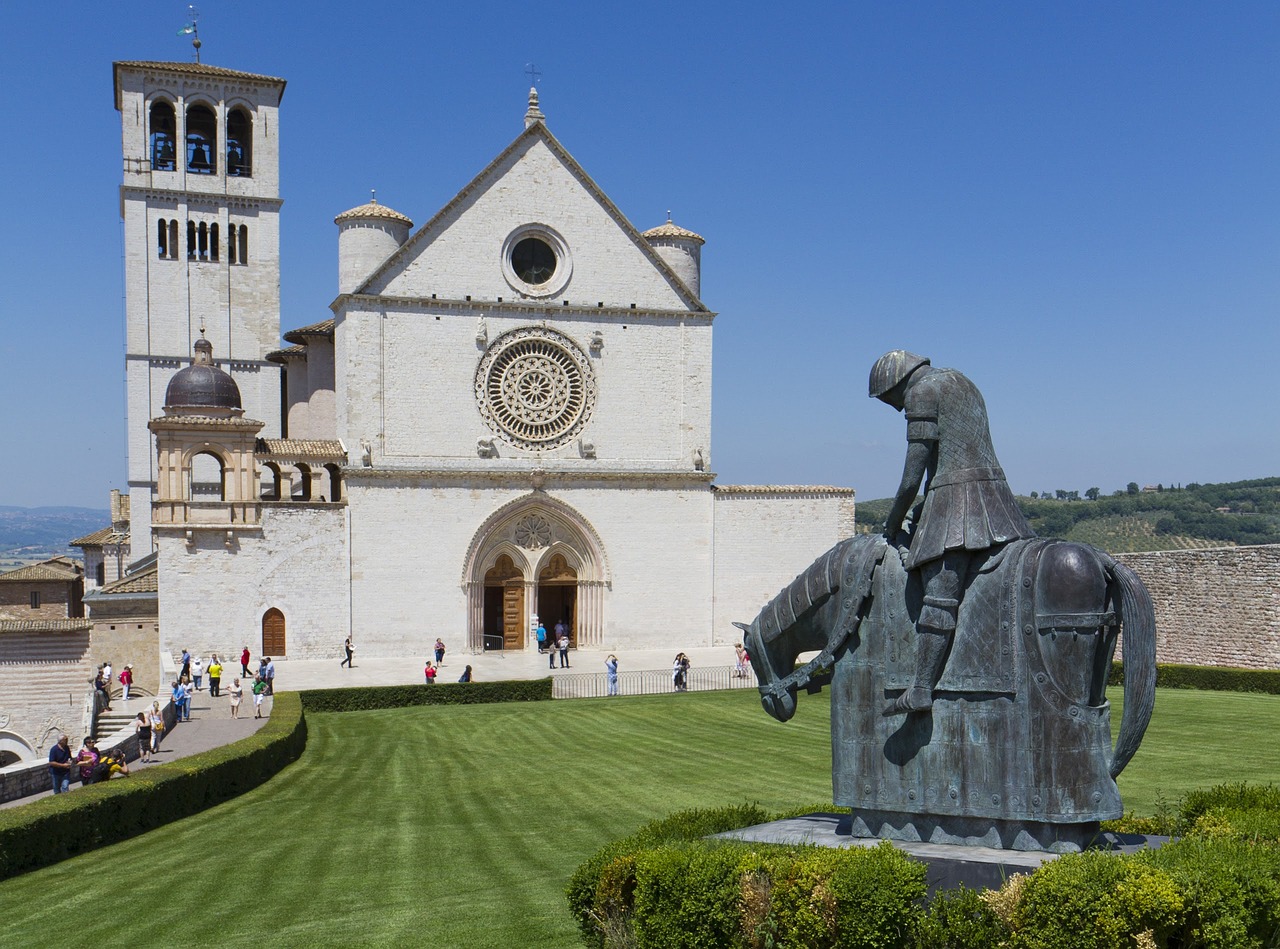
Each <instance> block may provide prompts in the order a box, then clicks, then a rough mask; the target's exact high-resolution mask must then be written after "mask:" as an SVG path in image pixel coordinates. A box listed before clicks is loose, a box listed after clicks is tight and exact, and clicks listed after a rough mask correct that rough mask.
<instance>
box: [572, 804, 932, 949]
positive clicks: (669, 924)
mask: <svg viewBox="0 0 1280 949" xmlns="http://www.w3.org/2000/svg"><path fill="white" fill-rule="evenodd" d="M819 809H825V810H829V809H830V808H829V807H825V808H819ZM812 810H814V808H809V809H807V810H805V811H803V813H809V812H811V811H812ZM781 816H788V815H769V814H766V813H765V812H764V811H762V810H761V809H760V808H758V807H753V806H749V805H747V806H741V807H733V808H724V809H722V810H713V811H688V812H684V813H680V814H674V815H672V816H671V817H669V818H667V819H665V820H662V821H658V822H655V823H653V824H649V825H647V826H646V827H644V828H642V829H641V830H640V831H639V832H637V833H636V834H634V835H632V836H631V837H628V838H626V839H624V840H621V841H618V842H616V843H614V844H611V845H610V846H608V847H606V848H604V850H602V851H600V853H598V854H596V855H595V856H594V857H593V858H592V859H591V860H589V861H588V862H587V863H585V864H583V866H582V867H580V868H579V869H578V870H577V871H576V872H575V873H574V875H573V877H572V878H571V879H570V881H569V887H568V891H567V895H568V898H569V905H570V908H571V909H572V911H573V913H574V916H575V917H576V918H577V920H578V925H579V927H580V929H581V931H582V936H583V939H584V941H585V942H586V943H587V944H588V945H591V946H596V947H606V949H607V947H613V946H635V947H637V949H658V947H662V949H668V947H702V946H723V947H737V946H741V947H754V946H880V945H885V946H889V945H899V944H904V943H899V942H896V941H894V940H896V939H898V938H899V937H905V935H906V934H908V933H910V932H914V929H915V917H916V916H917V915H918V910H917V908H916V907H917V904H918V903H919V901H920V900H921V899H923V897H924V894H925V889H926V886H925V868H924V865H923V864H919V863H914V862H912V861H910V860H908V859H907V858H906V857H904V856H903V855H902V854H901V853H900V852H899V851H898V850H896V849H894V848H893V847H892V846H891V845H889V844H887V843H886V844H883V845H881V846H879V847H876V848H874V849H870V850H863V849H861V848H853V849H850V850H834V849H826V848H819V847H803V848H787V847H772V846H759V845H754V844H747V843H742V842H738V841H708V840H703V839H701V838H703V837H704V836H705V835H707V834H714V833H720V832H722V831H725V830H733V829H735V828H737V827H743V826H747V825H749V824H756V823H761V822H763V821H766V820H776V819H778V818H779V817H781ZM836 934H839V941H835V936H836ZM886 939H888V940H889V941H885V940H886Z"/></svg>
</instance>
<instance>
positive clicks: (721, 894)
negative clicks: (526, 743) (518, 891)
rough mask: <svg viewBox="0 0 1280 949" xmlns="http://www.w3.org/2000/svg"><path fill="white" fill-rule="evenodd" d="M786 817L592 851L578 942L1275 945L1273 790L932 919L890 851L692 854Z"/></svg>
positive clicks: (943, 902) (685, 817)
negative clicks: (1127, 850) (1130, 848)
mask: <svg viewBox="0 0 1280 949" xmlns="http://www.w3.org/2000/svg"><path fill="white" fill-rule="evenodd" d="M826 809H827V808H824V807H818V808H809V809H808V810H809V811H813V810H826ZM797 813H799V812H797ZM781 816H790V815H766V814H764V813H763V812H762V811H761V810H760V809H759V808H757V807H751V806H746V807H736V808H724V809H721V810H714V811H690V812H685V813H681V814H674V815H672V816H671V817H669V818H666V819H665V820H662V821H657V822H655V823H653V824H649V825H647V826H646V827H644V828H641V830H640V831H638V832H637V833H635V834H633V835H631V836H630V837H627V838H625V839H623V840H619V841H616V842H614V843H612V844H610V845H608V846H607V847H605V848H603V849H602V850H601V851H600V852H599V853H597V854H596V855H595V856H593V857H592V858H591V859H590V860H588V861H587V862H586V863H585V864H583V865H582V866H581V867H579V868H578V870H577V872H575V873H574V875H573V877H572V878H571V880H570V882H569V888H568V898H569V905H570V909H571V911H572V912H573V914H574V916H575V917H576V919H577V920H578V924H579V927H580V929H581V932H582V937H583V941H584V942H585V943H586V944H587V945H589V946H593V947H597V949H614V947H618V949H621V947H637V949H648V947H658V946H664V947H665V946H717V947H721V946H724V947H744V949H764V947H769V949H774V947H783V946H830V947H839V946H859V947H877V949H893V947H902V949H940V947H945V949H990V947H999V946H1004V947H1009V949H1120V947H1125V949H1128V947H1138V949H1141V947H1147V949H1160V947H1177V949H1210V947H1213V949H1219V947H1220V949H1265V947H1277V946H1280V843H1275V842H1274V841H1275V840H1276V839H1277V838H1276V837H1271V836H1268V834H1269V833H1270V831H1271V830H1272V829H1274V828H1275V827H1276V826H1277V823H1280V788H1275V787H1250V786H1248V785H1243V784H1228V785H1220V786H1219V787H1216V788H1210V789H1208V790H1205V791H1197V792H1194V793H1193V794H1189V795H1187V797H1186V798H1184V800H1183V801H1182V802H1181V804H1180V805H1179V807H1178V808H1177V809H1176V810H1175V811H1173V812H1171V816H1170V818H1169V820H1170V821H1171V823H1173V824H1175V825H1177V826H1178V827H1185V828H1187V831H1186V832H1187V834H1188V836H1186V837H1185V838H1184V839H1181V840H1176V841H1174V842H1172V843H1169V844H1166V845H1165V846H1164V847H1162V848H1160V849H1159V850H1145V851H1142V852H1140V853H1137V854H1133V855H1128V856H1121V855H1117V854H1113V853H1105V852H1100V851H1090V852H1086V853H1082V854H1069V855H1066V856H1063V857H1060V858H1058V859H1056V860H1052V861H1049V862H1047V863H1046V864H1044V865H1043V866H1042V867H1040V869H1038V870H1036V871H1035V872H1034V873H1032V874H1030V875H1016V876H1014V877H1012V878H1010V880H1009V881H1007V882H1006V884H1005V886H1004V887H1002V888H1001V889H1000V890H996V891H981V892H979V891H974V890H966V889H963V888H962V889H959V890H956V891H953V892H950V893H940V894H938V895H936V896H935V897H934V899H933V900H932V901H931V902H930V903H929V904H928V905H926V904H925V899H924V897H925V870H924V866H923V865H922V864H919V863H915V862H912V861H911V860H909V859H908V858H906V857H905V856H904V855H902V854H901V853H900V852H899V851H897V850H895V849H894V848H893V847H892V846H891V845H889V844H888V843H882V844H880V845H879V846H878V847H875V848H873V849H869V850H864V849H861V848H852V849H850V850H831V849H825V848H818V847H788V846H775V845H753V844H746V843H741V842H736V841H734V842H728V841H711V840H703V839H698V838H701V837H703V836H704V835H706V834H714V833H719V832H723V831H725V830H731V829H734V828H736V827H741V826H747V825H749V824H755V823H762V822H764V821H766V820H775V819H778V818H779V817H781ZM1259 828H1263V829H1264V830H1266V831H1267V833H1260V832H1259V830H1258V829H1259Z"/></svg>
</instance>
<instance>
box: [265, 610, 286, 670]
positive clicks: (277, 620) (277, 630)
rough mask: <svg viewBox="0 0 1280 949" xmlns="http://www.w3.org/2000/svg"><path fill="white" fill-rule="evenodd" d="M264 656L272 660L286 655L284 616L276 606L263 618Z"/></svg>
mask: <svg viewBox="0 0 1280 949" xmlns="http://www.w3.org/2000/svg"><path fill="white" fill-rule="evenodd" d="M262 654H263V655H264V656H271V657H272V658H274V657H276V656H283V655H284V654H285V650H284V614H283V613H281V612H280V611H279V610H278V609H276V608H275V607H274V606H273V607H272V608H271V609H269V610H267V612H266V613H265V614H264V615H263V617H262Z"/></svg>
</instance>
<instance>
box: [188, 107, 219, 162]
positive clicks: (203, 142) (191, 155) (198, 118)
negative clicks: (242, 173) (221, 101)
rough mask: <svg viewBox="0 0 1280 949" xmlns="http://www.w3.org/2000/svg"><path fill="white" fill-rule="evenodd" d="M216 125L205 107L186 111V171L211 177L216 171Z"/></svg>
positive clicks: (190, 108) (211, 114)
mask: <svg viewBox="0 0 1280 949" xmlns="http://www.w3.org/2000/svg"><path fill="white" fill-rule="evenodd" d="M217 145H218V123H217V120H216V119H215V118H214V117H213V110H212V109H210V108H209V107H208V106H207V105H193V106H191V107H189V108H188V109H187V171H189V172H192V173H194V174H197V175H212V174H214V173H215V172H217V170H218V152H217Z"/></svg>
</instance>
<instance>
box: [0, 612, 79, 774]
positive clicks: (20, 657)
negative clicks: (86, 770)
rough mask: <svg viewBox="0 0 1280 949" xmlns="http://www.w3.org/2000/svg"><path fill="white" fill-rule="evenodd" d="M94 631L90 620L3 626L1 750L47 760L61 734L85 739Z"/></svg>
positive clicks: (0, 635) (0, 624)
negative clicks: (91, 641) (90, 643)
mask: <svg viewBox="0 0 1280 949" xmlns="http://www.w3.org/2000/svg"><path fill="white" fill-rule="evenodd" d="M89 629H90V623H89V621H88V620H67V619H63V620H48V621H45V622H44V623H40V622H0V750H3V751H6V752H8V753H10V754H14V755H17V756H18V757H19V758H21V759H23V760H30V759H32V758H37V759H42V758H44V757H46V756H47V755H48V754H49V748H50V746H51V745H52V744H53V743H54V742H55V741H57V740H58V736H59V735H61V734H63V733H65V734H68V735H70V736H71V739H72V741H79V740H80V738H81V737H82V736H83V735H84V722H85V700H86V699H87V698H88V696H89V692H90V689H91V682H92V680H93V673H94V669H93V665H92V664H91V663H90V661H89ZM76 747H79V746H78V745H77V746H76Z"/></svg>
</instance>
